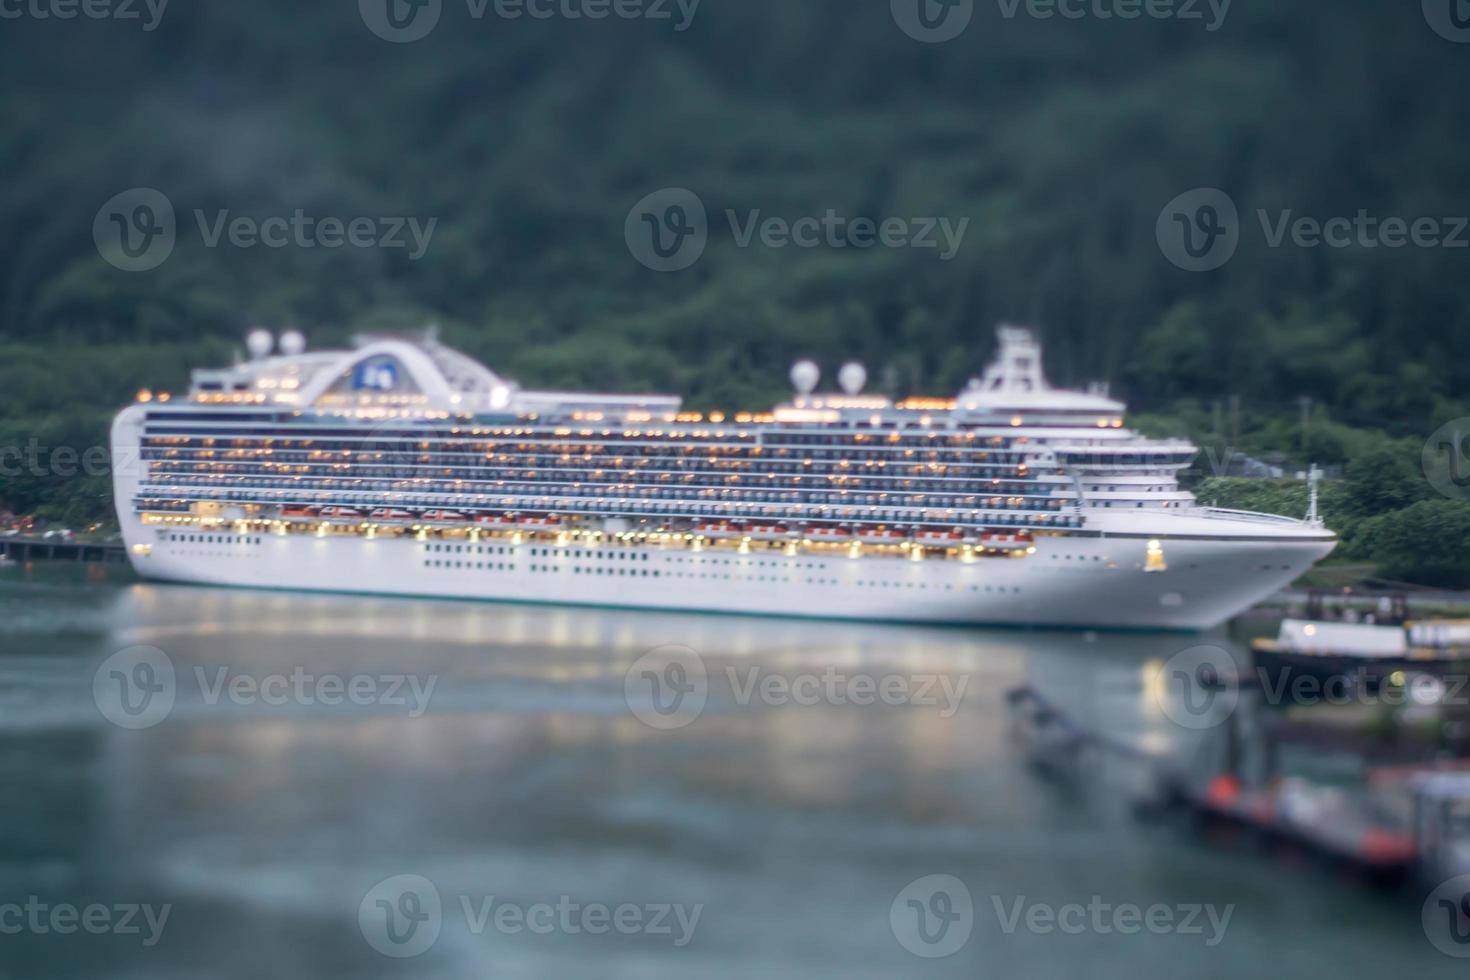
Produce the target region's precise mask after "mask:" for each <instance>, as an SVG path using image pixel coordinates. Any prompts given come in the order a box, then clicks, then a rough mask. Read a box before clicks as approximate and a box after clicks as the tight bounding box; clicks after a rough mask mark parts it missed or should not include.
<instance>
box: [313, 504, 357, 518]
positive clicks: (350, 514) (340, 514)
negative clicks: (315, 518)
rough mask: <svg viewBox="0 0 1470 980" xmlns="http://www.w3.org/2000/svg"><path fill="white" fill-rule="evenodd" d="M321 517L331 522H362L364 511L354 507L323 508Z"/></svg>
mask: <svg viewBox="0 0 1470 980" xmlns="http://www.w3.org/2000/svg"><path fill="white" fill-rule="evenodd" d="M320 516H321V517H322V518H323V519H325V520H329V521H360V520H362V511H360V510H356V509H354V508H352V507H323V508H322V509H321V515H320Z"/></svg>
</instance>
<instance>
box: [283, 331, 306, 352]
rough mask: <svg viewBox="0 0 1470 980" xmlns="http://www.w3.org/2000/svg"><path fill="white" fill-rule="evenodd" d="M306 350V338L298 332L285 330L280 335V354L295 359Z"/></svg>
mask: <svg viewBox="0 0 1470 980" xmlns="http://www.w3.org/2000/svg"><path fill="white" fill-rule="evenodd" d="M305 350H306V336H305V335H304V334H303V333H302V332H301V331H300V330H287V331H286V332H285V333H283V334H281V353H282V354H285V355H286V356H287V357H295V356H296V355H298V354H300V353H302V352H303V351H305Z"/></svg>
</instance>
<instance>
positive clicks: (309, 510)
mask: <svg viewBox="0 0 1470 980" xmlns="http://www.w3.org/2000/svg"><path fill="white" fill-rule="evenodd" d="M317 513H318V512H317V508H315V507H303V506H297V505H294V504H293V505H288V506H286V507H282V508H281V516H282V517H284V518H286V519H287V520H290V519H292V518H295V519H297V520H312V519H314V518H315V517H316V516H317Z"/></svg>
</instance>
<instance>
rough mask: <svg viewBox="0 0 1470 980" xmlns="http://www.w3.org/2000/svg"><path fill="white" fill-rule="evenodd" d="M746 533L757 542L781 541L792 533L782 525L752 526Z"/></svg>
mask: <svg viewBox="0 0 1470 980" xmlns="http://www.w3.org/2000/svg"><path fill="white" fill-rule="evenodd" d="M745 533H746V534H748V535H750V536H751V537H752V538H754V539H755V540H757V541H779V540H781V539H782V538H785V537H786V535H787V534H789V533H790V532H789V531H788V530H787V529H786V527H785V526H784V525H781V524H752V525H751V526H750V527H748V528H746V529H745Z"/></svg>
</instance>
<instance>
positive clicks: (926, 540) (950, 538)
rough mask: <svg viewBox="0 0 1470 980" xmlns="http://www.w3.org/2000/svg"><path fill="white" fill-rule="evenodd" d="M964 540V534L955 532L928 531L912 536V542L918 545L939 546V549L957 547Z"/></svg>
mask: <svg viewBox="0 0 1470 980" xmlns="http://www.w3.org/2000/svg"><path fill="white" fill-rule="evenodd" d="M964 539H965V536H964V534H962V533H961V532H959V531H955V530H947V531H940V530H934V529H929V530H925V531H920V532H919V533H918V534H916V535H914V540H916V541H918V542H919V544H927V545H931V546H935V545H937V546H939V547H941V548H948V547H958V546H959V545H960V544H961V543H962V542H963V541H964Z"/></svg>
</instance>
